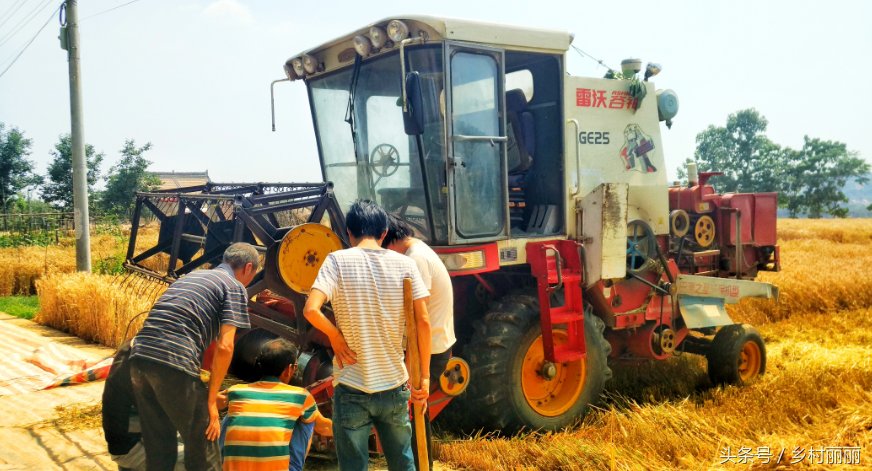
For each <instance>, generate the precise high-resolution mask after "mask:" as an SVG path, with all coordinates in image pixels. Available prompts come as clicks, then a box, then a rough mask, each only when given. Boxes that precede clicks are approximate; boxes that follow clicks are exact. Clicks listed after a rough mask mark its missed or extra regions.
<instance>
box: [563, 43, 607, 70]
mask: <svg viewBox="0 0 872 471" xmlns="http://www.w3.org/2000/svg"><path fill="white" fill-rule="evenodd" d="M570 46H571V47H572V48H573V49H575V52H577V53H578V55H580V56H581V57H587V58H589V59H590V60H592V61H594V62H596V63H597V64H599V65H601V66H603V67H605V68H606V69H609V70H614V69H612V68H611V67H609V66H607V65H606V64H605V62H603V61H602V59H597V58H596V57H594V56H592V55H590V54H588V53H586V52H584V51H582V50H581V48H580V47H578V46H576V45H575V44H570Z"/></svg>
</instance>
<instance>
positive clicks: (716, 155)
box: [678, 109, 785, 192]
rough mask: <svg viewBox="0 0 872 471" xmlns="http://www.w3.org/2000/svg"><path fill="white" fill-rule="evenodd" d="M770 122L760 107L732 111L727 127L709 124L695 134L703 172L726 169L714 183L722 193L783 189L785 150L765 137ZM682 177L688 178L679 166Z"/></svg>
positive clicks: (680, 176)
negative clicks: (757, 108) (760, 110)
mask: <svg viewBox="0 0 872 471" xmlns="http://www.w3.org/2000/svg"><path fill="white" fill-rule="evenodd" d="M768 124H769V123H768V121H766V118H764V117H763V116H762V115H761V114H760V113H759V112H757V110H754V109H747V110H741V111H739V112H736V113H733V114H731V115H730V116H729V117H728V118H727V125H726V126H724V127H717V126H709V127H708V128H706V129H705V130H704V131H702V132H701V133H699V134H697V135H696V152H695V153H694V159H695V160H696V163H697V165H698V168H699V171H700V172H723V173H724V174H723V175H722V176H717V177H713V179H712V183H713V184H714V185H715V186H716V187H717V189H718V190H719V191H721V192H764V191H778V190H780V189H781V182H782V181H783V180H782V178H781V176H782V175H781V172H782V171H783V170H784V168H785V167H784V152H783V150H782V149H781V147H779V146H778V145H777V144H775V143H774V142H772V141H770V140H769V138H768V137H766V134H765V133H766V126H767V125H768ZM678 174H679V178H681V179H684V178H686V177H687V175H686V172H685V169H684V168H679V169H678Z"/></svg>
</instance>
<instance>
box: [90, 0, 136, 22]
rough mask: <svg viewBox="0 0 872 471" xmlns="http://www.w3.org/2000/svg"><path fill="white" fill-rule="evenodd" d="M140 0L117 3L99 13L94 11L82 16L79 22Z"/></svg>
mask: <svg viewBox="0 0 872 471" xmlns="http://www.w3.org/2000/svg"><path fill="white" fill-rule="evenodd" d="M138 1H139V0H131V1H129V2H127V3H122V4H121V5H117V6H114V7H112V8H108V9H106V10H103V11H101V12H99V13H94V14H93V15H88V16H86V17H84V18H82V19H81V20H79V23H81V22H83V21H85V20H90V19H91V18H94V17H95V16H100V15H102V14H104V13H109V12H110V11H114V10H117V9H119V8H122V7H126V6H127V5H130V4H132V3H136V2H138Z"/></svg>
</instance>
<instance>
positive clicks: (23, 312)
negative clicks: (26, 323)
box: [0, 296, 39, 319]
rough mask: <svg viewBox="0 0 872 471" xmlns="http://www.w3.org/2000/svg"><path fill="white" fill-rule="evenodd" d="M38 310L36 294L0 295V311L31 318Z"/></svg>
mask: <svg viewBox="0 0 872 471" xmlns="http://www.w3.org/2000/svg"><path fill="white" fill-rule="evenodd" d="M37 310H39V297H38V296H3V297H0V312H5V313H6V314H9V315H12V316H15V317H20V318H22V319H33V315H34V314H36V311H37Z"/></svg>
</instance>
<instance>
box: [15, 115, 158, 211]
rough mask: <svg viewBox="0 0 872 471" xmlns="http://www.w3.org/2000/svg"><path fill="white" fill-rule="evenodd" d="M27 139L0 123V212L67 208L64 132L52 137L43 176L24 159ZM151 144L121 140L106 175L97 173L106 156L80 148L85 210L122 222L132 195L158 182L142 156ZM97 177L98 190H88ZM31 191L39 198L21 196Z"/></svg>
mask: <svg viewBox="0 0 872 471" xmlns="http://www.w3.org/2000/svg"><path fill="white" fill-rule="evenodd" d="M31 147H32V141H31V140H30V139H28V138H27V137H25V135H24V133H23V132H22V131H21V130H20V129H18V128H16V127H14V126H7V125H6V124H4V123H2V122H0V210H2V212H4V213H8V212H24V211H26V210H28V209H29V210H31V211H33V209H36V210H37V211H38V212H40V211H47V210H54V211H63V212H68V211H72V210H73V152H72V140H71V139H70V135H69V134H63V135H61V136H60V137H59V138H58V142H57V143H56V144H55V145H54V148H53V149H52V150H51V152H50V154H51V156H52V158H51V161H50V162H49V164H48V168H47V169H46V173H45V174H40V173H38V172H37V171H36V166H35V163H34V162H33V161H32V160H30V159H29V158H28V156H30V154H31ZM150 149H151V143H145V144H144V145H141V146H139V145H137V144H136V141H135V140H133V139H127V140H125V142H124V146H123V147H122V148H121V149H120V150H119V155H120V159H119V160H118V162H117V163H116V164H115V165H113V166H111V167H110V168H109V169H108V170H107V171H106V172H105V174H104V173H101V168H100V167H101V164H102V163H103V160H104V159H105V157H106V155H105V154H104V153H103V152H98V151H97V150H96V149H95V148H94V146H92V145H90V144H87V145H85V159H86V162H87V168H88V196H89V200H88V202H89V210H90V211H91V212H93V213H96V214H103V215H108V216H113V217H117V218H126V217H127V216H128V215H129V213H130V211H131V209H132V208H133V204H134V198H135V193H136V192H137V191H148V190H150V189H153V188H155V187H156V186H157V185H159V184H160V180H159V179H158V178H157V177H155V176H154V175H152V174H151V173H149V172H148V167H149V165H151V162H150V161H149V160H147V159H146V158H145V155H144V154H145V153H146V152H148V151H149V150H150ZM100 179H102V180H103V181H104V182H105V187H104V189H103V190H100V191H97V190H95V188H94V186H95V185H96V184H97V182H98V181H99V180H100ZM33 189H35V190H37V191H38V192H39V197H40V198H39V200H37V201H34V200H32V199H31V198H29V197H25V196H24V193H25V192H26V191H27V190H33Z"/></svg>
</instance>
